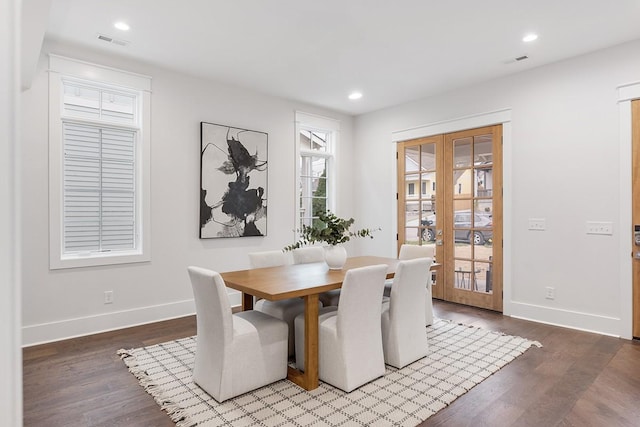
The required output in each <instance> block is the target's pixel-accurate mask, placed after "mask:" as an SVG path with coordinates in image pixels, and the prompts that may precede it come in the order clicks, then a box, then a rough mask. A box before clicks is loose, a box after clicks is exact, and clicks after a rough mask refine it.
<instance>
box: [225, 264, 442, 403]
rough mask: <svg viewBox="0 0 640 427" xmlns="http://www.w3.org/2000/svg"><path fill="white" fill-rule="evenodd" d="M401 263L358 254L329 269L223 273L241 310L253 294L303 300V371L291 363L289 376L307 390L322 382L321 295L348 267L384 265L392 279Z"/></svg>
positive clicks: (314, 266)
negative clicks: (236, 293) (238, 298)
mask: <svg viewBox="0 0 640 427" xmlns="http://www.w3.org/2000/svg"><path fill="white" fill-rule="evenodd" d="M398 262H399V261H398V260H397V259H396V258H384V257H377V256H359V257H350V258H347V262H346V264H345V266H344V267H343V268H342V269H341V270H329V267H328V266H327V264H326V263H324V262H319V263H309V264H292V265H283V266H278V267H267V268H253V269H249V270H239V271H229V272H226V273H221V274H220V275H221V276H222V278H223V279H224V282H225V284H226V285H227V286H228V287H229V288H232V289H236V290H238V291H241V292H242V310H251V309H253V297H254V296H255V297H258V298H264V299H267V300H269V301H278V300H284V299H287V298H302V299H304V318H305V323H304V325H305V329H304V336H305V342H304V351H305V359H304V372H301V371H299V370H298V369H295V368H293V367H291V366H289V368H288V371H287V379H289V380H290V381H292V382H294V383H296V384H297V385H299V386H300V387H302V388H304V389H306V390H313V389H315V388H317V387H318V384H319V380H318V296H319V295H320V294H321V293H323V292H326V291H330V290H332V289H339V288H340V287H342V282H343V281H344V277H345V275H346V274H347V271H348V270H349V269H352V268H358V267H366V266H370V265H377V264H385V265H386V266H387V279H390V278H392V277H394V275H395V271H396V268H397V266H398ZM432 268H433V267H432Z"/></svg>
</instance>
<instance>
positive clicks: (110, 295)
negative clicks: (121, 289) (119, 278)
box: [104, 291, 113, 304]
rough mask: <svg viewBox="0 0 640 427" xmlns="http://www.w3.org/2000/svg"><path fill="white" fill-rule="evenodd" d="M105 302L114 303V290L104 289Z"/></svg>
mask: <svg viewBox="0 0 640 427" xmlns="http://www.w3.org/2000/svg"><path fill="white" fill-rule="evenodd" d="M104 303H105V304H113V291H104Z"/></svg>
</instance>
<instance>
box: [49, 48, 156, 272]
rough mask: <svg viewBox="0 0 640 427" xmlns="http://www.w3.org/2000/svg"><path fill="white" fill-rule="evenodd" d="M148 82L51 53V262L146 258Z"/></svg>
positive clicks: (61, 265) (64, 265) (56, 264)
mask: <svg viewBox="0 0 640 427" xmlns="http://www.w3.org/2000/svg"><path fill="white" fill-rule="evenodd" d="M80 69H84V70H91V71H93V72H92V73H91V75H93V76H97V78H96V79H95V80H86V79H81V78H78V77H77V76H76V74H77V73H78V70H80ZM100 77H102V78H104V79H102V78H100ZM136 86H137V87H136ZM149 86H150V82H149V79H148V78H146V77H143V76H139V75H132V74H129V73H126V72H119V71H116V70H113V69H106V68H103V67H100V66H94V65H90V64H86V63H80V62H76V61H73V60H68V59H66V58H60V57H56V56H52V57H51V73H50V100H51V101H50V102H51V103H50V113H51V121H50V226H51V239H50V241H51V247H50V251H51V254H50V265H51V268H67V267H80V266H88V265H104V264H115V263H125V262H138V261H145V260H148V259H149V255H148V253H149V251H148V232H146V230H148V225H149V221H148V216H149V214H148V212H149V207H148V200H149V196H148V191H149V173H148V169H149V168H148V161H149V129H148V127H149V113H148V103H149V89H150V87H149Z"/></svg>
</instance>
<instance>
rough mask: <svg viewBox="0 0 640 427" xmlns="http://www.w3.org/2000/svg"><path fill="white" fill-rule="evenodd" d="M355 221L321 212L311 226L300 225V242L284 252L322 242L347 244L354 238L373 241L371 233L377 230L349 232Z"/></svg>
mask: <svg viewBox="0 0 640 427" xmlns="http://www.w3.org/2000/svg"><path fill="white" fill-rule="evenodd" d="M354 222H355V220H354V219H353V218H349V219H344V218H340V217H338V216H336V215H335V214H334V213H332V212H330V211H326V212H322V213H320V214H319V215H318V219H317V220H315V221H314V223H313V225H312V226H309V225H305V224H303V225H302V230H298V231H299V232H300V240H298V241H297V242H296V243H294V244H292V245H289V246H286V247H285V248H284V249H283V250H284V251H292V250H294V249H298V248H301V247H303V246H306V245H311V244H314V243H319V242H324V243H326V244H328V245H331V246H335V245H338V244H341V243H345V242H348V241H349V240H351V239H352V238H356V237H369V238H371V239H373V234H372V233H373V232H374V231H377V230H379V228H378V229H370V228H361V229H360V230H356V231H351V230H349V229H350V228H351V226H352V225H353V223H354Z"/></svg>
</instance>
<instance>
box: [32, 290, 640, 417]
mask: <svg viewBox="0 0 640 427" xmlns="http://www.w3.org/2000/svg"><path fill="white" fill-rule="evenodd" d="M434 311H435V314H436V316H438V317H441V318H444V319H450V320H453V321H456V322H460V323H465V324H470V325H475V326H481V327H484V328H488V329H492V330H499V331H502V332H505V333H507V334H512V335H520V336H522V337H526V338H529V339H531V340H537V341H540V342H541V343H542V344H543V346H544V347H543V348H532V349H530V350H528V351H527V352H526V353H525V354H524V355H522V356H520V357H519V358H517V359H516V360H514V361H513V362H512V363H510V364H509V365H507V366H506V367H505V368H503V369H502V370H500V371H498V372H497V373H495V374H494V375H492V376H491V377H489V378H488V379H487V380H485V381H484V382H482V383H481V384H479V385H477V386H476V387H474V388H473V389H472V390H470V391H469V392H468V393H467V394H465V395H463V396H462V397H460V398H459V399H457V400H456V401H455V402H453V403H452V404H451V405H450V406H449V407H447V408H445V409H444V410H442V411H440V412H439V413H438V414H436V415H434V416H433V417H431V418H430V419H428V420H427V421H425V422H424V423H423V424H422V425H424V426H440V425H442V426H467V425H468V426H529V425H531V426H545V427H546V426H607V427H609V426H640V343H638V342H632V341H626V340H621V339H616V338H611V337H605V336H601V335H596V334H590V333H587V332H580V331H574V330H570V329H564V328H559V327H554V326H549V325H543V324H539V323H533V322H527V321H524V320H518V319H511V318H509V317H504V316H502V315H501V314H499V313H494V312H491V311H486V310H480V309H475V308H471V307H465V306H461V305H456V304H449V303H444V302H440V301H434ZM193 334H195V317H187V318H182V319H176V320H171V321H166V322H160V323H155V324H152V325H146V326H139V327H135V328H129V329H124V330H120V331H114V332H108V333H104V334H99V335H93V336H90V337H84V338H77V339H72V340H67V341H61V342H57V343H52V344H45V345H41V346H36V347H30V348H27V349H25V350H24V352H23V355H24V425H25V426H42V427H53V426H65V427H66V426H131V427H135V426H144V427H148V426H173V425H174V424H173V423H172V422H171V420H170V419H169V417H168V416H167V415H166V414H165V413H164V412H163V411H161V410H160V407H159V406H158V405H157V404H156V403H155V402H154V401H153V398H152V397H151V396H149V395H148V394H147V393H146V392H145V391H144V390H143V388H142V387H140V386H139V385H138V381H137V380H136V379H135V378H134V376H133V375H131V374H130V373H129V372H128V370H127V368H126V367H125V365H124V363H123V362H122V361H121V360H120V358H119V356H118V355H117V354H116V351H117V350H118V349H120V348H134V347H141V346H146V345H151V344H156V343H160V342H164V341H168V340H172V339H176V338H181V337H185V336H189V335H193Z"/></svg>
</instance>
